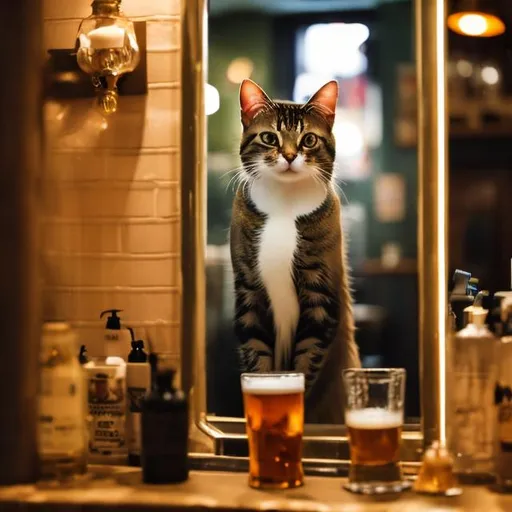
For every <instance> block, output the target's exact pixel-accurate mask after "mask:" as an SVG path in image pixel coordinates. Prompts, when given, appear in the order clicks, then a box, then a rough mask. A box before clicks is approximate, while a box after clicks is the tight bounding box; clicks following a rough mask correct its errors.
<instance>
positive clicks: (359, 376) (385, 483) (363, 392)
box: [343, 368, 410, 494]
mask: <svg viewBox="0 0 512 512" xmlns="http://www.w3.org/2000/svg"><path fill="white" fill-rule="evenodd" d="M343 380H344V383H345V390H346V394H347V407H346V412H345V422H346V425H347V430H348V436H349V444H350V472H349V482H348V484H347V485H346V486H345V487H346V489H348V490H350V491H353V492H361V493H364V494H381V493H388V492H400V491H401V490H403V489H405V488H407V487H410V483H409V482H407V481H404V480H403V479H402V473H401V470H400V439H401V434H402V425H403V421H404V419H403V418H404V389H405V370H404V369H402V368H389V369H378V368H375V369H349V370H344V372H343Z"/></svg>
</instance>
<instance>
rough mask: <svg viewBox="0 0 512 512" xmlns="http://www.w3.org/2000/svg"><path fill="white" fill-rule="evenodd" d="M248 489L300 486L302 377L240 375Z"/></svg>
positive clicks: (298, 375)
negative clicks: (245, 429)
mask: <svg viewBox="0 0 512 512" xmlns="http://www.w3.org/2000/svg"><path fill="white" fill-rule="evenodd" d="M241 379H242V392H243V396H244V409H245V418H246V421H247V437H248V439H249V485H250V486H251V487H255V488H266V489H290V488H292V487H299V486H300V485H302V484H303V479H304V472H303V469H302V462H301V458H302V434H303V431H304V375H303V374H302V373H285V372H283V373H244V374H242V377H241Z"/></svg>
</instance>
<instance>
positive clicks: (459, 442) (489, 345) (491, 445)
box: [448, 308, 498, 483]
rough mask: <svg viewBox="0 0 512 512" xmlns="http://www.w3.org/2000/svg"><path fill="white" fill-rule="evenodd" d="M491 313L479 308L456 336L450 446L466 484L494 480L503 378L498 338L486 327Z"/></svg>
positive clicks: (453, 361)
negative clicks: (498, 389)
mask: <svg viewBox="0 0 512 512" xmlns="http://www.w3.org/2000/svg"><path fill="white" fill-rule="evenodd" d="M487 313H488V311H487V310H486V309H484V308H475V309H473V310H472V311H471V315H470V316H471V318H470V323H469V324H468V325H467V326H466V327H465V328H464V329H462V330H460V331H459V332H458V333H457V334H456V335H455V337H454V340H453V341H454V343H453V347H452V350H453V353H452V354H451V358H452V362H451V368H452V376H451V383H450V386H449V398H448V401H449V415H450V420H451V421H450V423H451V425H450V429H449V430H450V436H449V437H450V441H449V442H450V445H451V446H450V447H451V450H452V453H453V454H454V456H455V463H454V470H455V472H456V473H457V474H458V475H459V477H460V478H461V481H462V482H467V483H483V482H486V481H490V480H492V478H493V477H492V474H493V470H494V449H495V442H496V421H495V410H494V407H493V398H494V388H495V385H496V379H497V377H498V364H497V349H498V340H497V338H496V337H495V336H494V335H493V333H492V332H491V331H489V329H488V328H487V327H486V325H485V319H486V317H487Z"/></svg>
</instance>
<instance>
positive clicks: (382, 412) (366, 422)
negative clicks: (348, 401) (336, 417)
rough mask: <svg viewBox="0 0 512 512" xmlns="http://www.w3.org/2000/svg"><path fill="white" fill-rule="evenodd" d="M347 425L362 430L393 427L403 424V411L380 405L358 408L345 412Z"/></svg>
mask: <svg viewBox="0 0 512 512" xmlns="http://www.w3.org/2000/svg"><path fill="white" fill-rule="evenodd" d="M345 423H346V425H347V427H351V428H358V429H361V430H370V429H372V430H373V429H379V428H393V427H401V426H402V425H403V417H402V413H401V412H397V411H389V410H387V409H381V408H380V407H369V408H368V409H357V410H355V411H347V412H346V413H345Z"/></svg>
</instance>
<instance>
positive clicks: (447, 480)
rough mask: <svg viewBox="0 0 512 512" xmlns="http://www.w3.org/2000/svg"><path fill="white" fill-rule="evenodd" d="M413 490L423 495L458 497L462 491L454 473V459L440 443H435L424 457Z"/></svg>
mask: <svg viewBox="0 0 512 512" xmlns="http://www.w3.org/2000/svg"><path fill="white" fill-rule="evenodd" d="M413 490H414V491H415V492H418V493H423V494H437V495H443V496H458V495H460V494H462V489H461V488H460V487H459V486H458V482H457V478H456V477H455V474H454V473H453V458H452V456H451V454H450V452H449V451H448V449H447V448H446V446H445V445H444V444H443V443H441V442H440V441H434V442H433V443H432V444H431V445H430V447H429V448H428V449H427V450H426V451H425V454H424V455H423V461H422V463H421V468H420V472H419V474H418V478H417V479H416V481H415V482H414V485H413Z"/></svg>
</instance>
